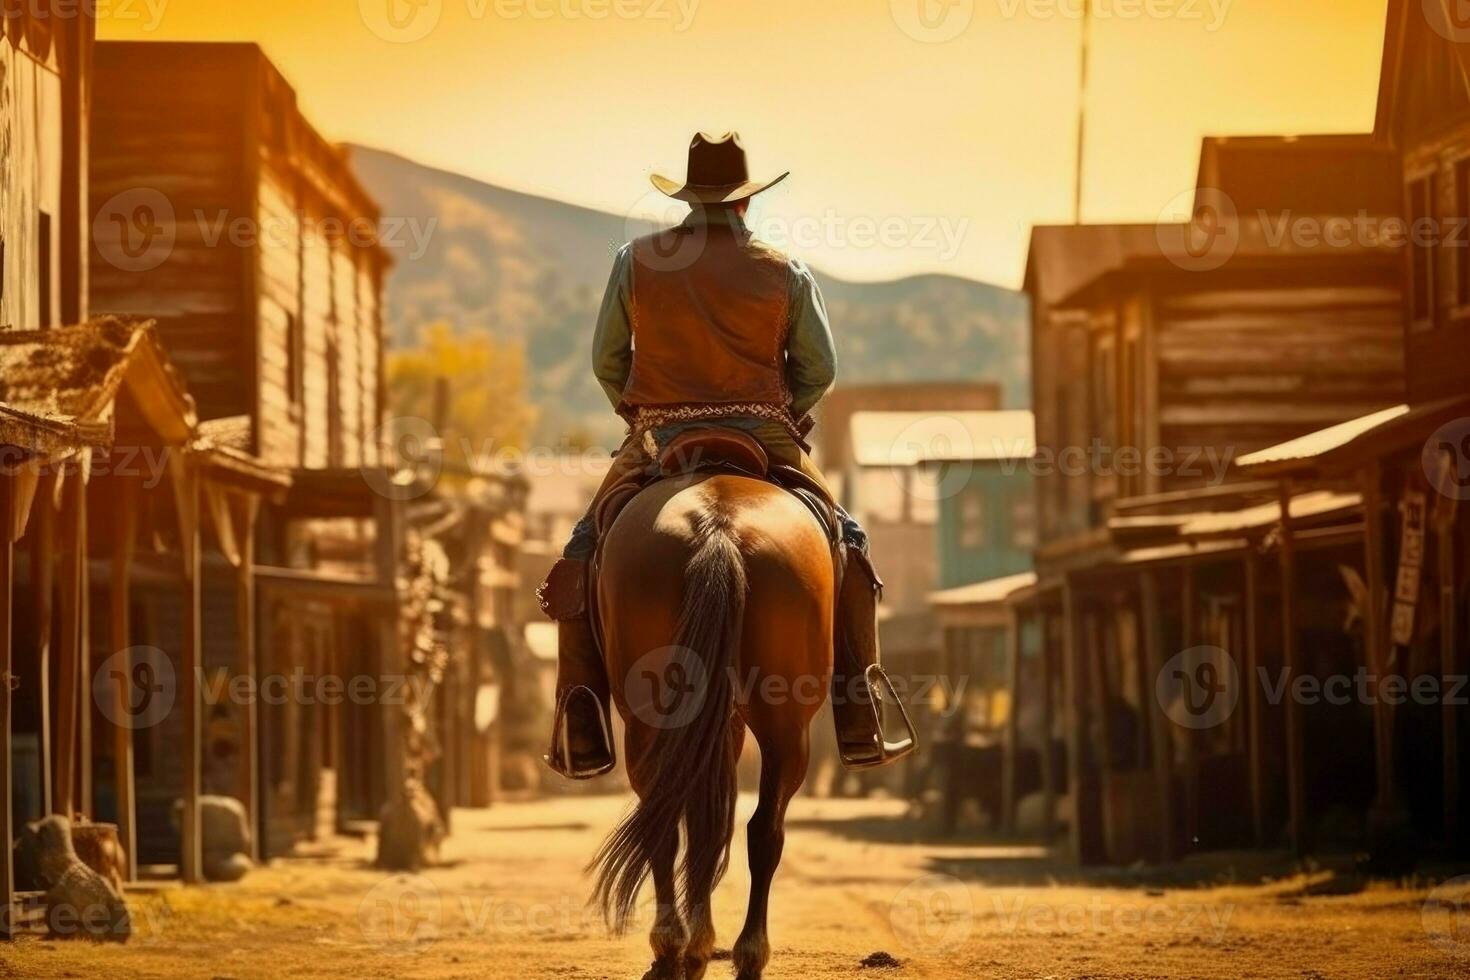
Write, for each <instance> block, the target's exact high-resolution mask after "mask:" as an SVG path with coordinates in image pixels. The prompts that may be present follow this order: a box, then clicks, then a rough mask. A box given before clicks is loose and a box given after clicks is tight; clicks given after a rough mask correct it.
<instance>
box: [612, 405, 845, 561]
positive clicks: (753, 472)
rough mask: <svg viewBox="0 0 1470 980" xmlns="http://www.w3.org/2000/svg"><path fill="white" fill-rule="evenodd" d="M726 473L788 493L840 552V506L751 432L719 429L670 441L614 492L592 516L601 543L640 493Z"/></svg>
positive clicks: (693, 432) (709, 428)
mask: <svg viewBox="0 0 1470 980" xmlns="http://www.w3.org/2000/svg"><path fill="white" fill-rule="evenodd" d="M717 471H726V472H731V473H739V474H741V475H743V476H749V477H752V478H754V479H758V480H765V481H767V482H769V483H772V484H775V485H776V486H778V487H781V488H782V489H784V490H786V491H787V492H789V493H791V494H792V495H793V496H795V497H796V498H797V499H798V500H800V501H801V502H802V503H803V504H804V505H805V506H806V508H807V509H808V510H809V511H811V513H812V516H813V517H815V518H816V519H817V523H818V524H820V525H821V526H822V530H823V531H824V532H825V533H826V535H827V540H828V542H829V543H830V545H831V547H832V549H833V551H834V552H835V551H836V549H837V548H838V546H839V545H840V544H841V541H842V524H841V522H840V521H839V520H838V517H837V503H836V501H834V500H832V499H831V498H829V497H828V496H827V494H826V493H825V491H824V489H823V488H822V486H821V485H820V484H818V483H817V482H816V481H814V480H812V479H811V478H810V477H808V476H807V475H806V474H805V473H803V472H801V470H799V469H797V468H796V467H794V466H785V465H782V464H779V463H772V462H771V460H770V457H769V456H768V455H767V453H766V450H765V447H763V446H762V445H761V444H760V442H759V441H758V440H757V439H756V438H755V437H754V436H752V435H750V434H749V433H748V432H743V431H741V430H740V429H732V428H725V427H720V426H702V427H700V428H696V429H689V430H687V431H685V432H682V433H680V434H679V435H677V436H675V437H674V438H673V439H671V440H670V441H669V443H668V445H666V446H664V447H663V449H662V451H660V452H659V454H658V457H657V458H656V459H655V460H654V461H653V463H652V464H651V465H650V466H649V467H648V468H647V469H646V470H644V471H642V472H639V473H635V474H633V475H632V476H631V477H629V478H628V479H627V480H625V481H623V482H622V483H620V484H618V485H617V486H616V487H613V488H612V490H610V491H608V493H607V496H606V497H604V498H603V500H602V503H601V504H600V505H599V506H598V508H597V513H596V514H594V515H593V521H594V523H595V525H596V527H597V538H598V541H599V542H600V541H601V540H602V538H603V537H604V535H605V534H606V533H607V530H608V529H609V528H611V527H612V526H613V522H614V521H616V520H617V518H618V515H619V514H620V513H622V511H623V508H624V507H626V506H627V505H628V502H629V501H631V500H632V499H633V498H634V497H636V496H638V494H640V493H642V492H643V491H644V490H646V489H647V488H648V487H650V486H652V485H653V484H655V483H658V482H659V481H661V480H669V479H674V478H675V477H680V476H688V475H690V474H692V473H700V472H717Z"/></svg>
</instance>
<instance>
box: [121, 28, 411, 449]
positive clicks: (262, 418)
mask: <svg viewBox="0 0 1470 980" xmlns="http://www.w3.org/2000/svg"><path fill="white" fill-rule="evenodd" d="M98 72H99V77H100V78H101V84H100V85H99V100H98V102H99V104H98V108H97V120H96V122H95V124H94V131H95V133H96V143H97V145H98V153H97V157H98V159H97V161H96V165H95V166H94V177H93V184H92V192H93V196H94V200H96V201H97V202H99V204H100V205H105V203H106V202H108V201H110V200H114V199H116V200H118V201H120V202H122V204H123V205H124V207H123V209H122V210H123V211H124V214H125V218H126V217H127V216H129V215H131V214H132V210H131V209H130V208H129V207H128V205H130V204H131V203H132V201H133V198H136V197H138V189H139V188H145V189H153V190H156V191H159V192H161V193H162V194H163V195H164V196H165V198H166V199H167V200H168V202H169V209H168V210H169V211H170V212H172V219H171V220H170V221H168V222H167V225H166V227H163V228H162V230H163V231H164V232H165V233H172V234H173V235H174V236H175V244H174V246H173V248H172V251H171V252H170V253H169V254H168V257H167V259H166V260H165V261H163V262H162V263H161V264H159V265H158V267H157V268H155V269H149V270H144V271H138V270H137V269H136V268H134V266H136V264H137V263H135V262H131V261H129V259H128V252H127V251H126V250H125V249H124V248H123V245H124V242H123V240H122V235H123V233H124V231H125V230H126V229H125V227H124V226H125V224H126V221H125V222H124V223H123V224H116V223H113V224H108V225H106V226H105V228H103V229H102V230H103V231H104V235H103V237H102V240H100V241H99V242H98V244H97V248H96V252H97V254H98V256H99V262H98V264H99V266H100V267H101V268H100V273H101V274H100V275H98V276H94V285H93V299H94V305H95V306H96V307H97V308H98V309H108V310H126V311H129V312H132V313H136V314H143V315H148V316H155V317H158V318H159V320H160V326H161V329H162V331H163V335H164V339H165V342H166V343H167V344H168V347H169V351H170V353H171V354H172V356H173V357H174V360H175V362H176V363H177V364H179V365H180V367H181V368H182V369H183V370H184V371H185V373H186V375H187V377H188V381H189V385H190V389H191V390H192V391H193V392H194V394H195V397H196V398H197V399H198V401H199V408H200V413H201V415H202V416H203V417H205V418H217V417H223V416H230V415H249V416H251V417H252V418H253V419H254V421H255V426H254V436H255V445H254V449H255V451H256V452H257V453H258V454H259V455H260V456H261V457H262V458H264V459H265V460H266V461H267V462H269V463H273V464H276V465H281V466H286V467H296V466H304V467H308V468H327V467H344V466H345V467H352V466H358V465H361V464H362V463H363V462H365V461H368V460H371V459H375V458H376V456H377V453H376V451H375V449H374V447H373V446H372V445H370V443H371V441H372V440H374V439H376V430H377V429H378V426H379V424H380V422H379V420H380V416H381V412H382V405H383V400H382V392H381V382H382V377H383V370H382V357H383V348H382V343H381V336H380V335H381V330H382V322H381V313H380V296H381V291H382V269H381V264H382V262H383V261H384V260H383V258H382V254H381V252H380V250H379V249H378V247H377V244H376V239H375V234H374V231H375V229H376V227H377V220H378V213H377V209H376V207H375V206H374V205H373V204H372V202H371V201H370V200H369V199H368V198H367V197H366V196H365V195H364V194H363V192H362V190H361V188H360V187H358V185H357V183H356V181H355V180H354V179H353V178H352V176H351V174H350V172H349V170H348V168H347V165H346V162H345V158H344V157H343V156H342V154H341V153H340V152H339V151H338V150H337V149H336V148H335V147H333V146H331V145H329V144H328V143H326V142H325V141H324V140H323V139H322V137H321V136H320V135H319V134H318V133H317V132H316V131H315V130H314V129H313V128H312V127H311V125H310V123H309V122H307V120H306V119H305V118H304V117H303V116H302V115H301V113H300V110H299V109H298V107H297V104H296V95H295V93H294V92H293V91H292V90H291V88H290V86H289V85H288V84H287V83H286V81H285V80H284V79H283V78H282V77H281V75H280V74H279V73H278V72H277V71H276V70H275V68H274V67H273V66H272V65H271V64H270V62H269V61H267V60H266V59H265V57H264V55H263V54H262V53H261V52H260V50H259V48H257V47H256V46H254V45H249V44H166V45H165V44H150V43H108V44H103V45H100V46H99V50H98ZM117 195H122V197H117ZM137 245H138V243H137V242H136V241H135V242H133V243H132V246H131V247H133V248H134V249H136V247H137ZM117 255H121V256H122V259H121V260H120V261H112V262H109V261H107V260H108V258H109V256H113V257H115V256H117Z"/></svg>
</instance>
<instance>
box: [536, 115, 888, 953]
mask: <svg viewBox="0 0 1470 980" xmlns="http://www.w3.org/2000/svg"><path fill="white" fill-rule="evenodd" d="M785 176H786V175H785V174H782V175H781V176H780V177H777V178H776V179H775V180H771V181H766V182H759V181H753V180H751V179H750V177H749V173H748V170H747V166H746V157H745V150H744V148H743V147H742V145H741V143H740V140H739V137H738V136H737V135H736V134H733V133H731V134H727V135H726V136H724V137H721V138H718V139H716V138H711V137H708V136H705V135H704V134H700V135H697V136H696V137H695V138H694V140H693V141H692V142H691V144H690V148H689V161H688V179H687V180H686V181H684V182H682V183H681V182H678V181H674V180H670V179H668V178H665V177H661V176H658V175H654V177H653V182H654V186H655V187H657V188H658V189H659V190H660V191H661V192H663V193H665V194H667V195H669V196H670V197H673V198H675V199H677V200H681V201H684V202H686V203H689V204H690V205H691V206H692V210H691V213H690V214H689V216H688V217H687V218H686V219H685V220H684V221H683V222H682V223H681V224H679V225H677V226H675V227H673V228H669V229H666V230H663V231H659V232H656V233H654V234H652V235H648V236H646V237H643V238H639V239H637V240H636V241H633V242H632V243H630V244H628V245H626V246H624V247H623V248H622V249H621V250H620V251H619V252H618V255H617V258H616V261H615V263H614V268H613V274H612V278H611V281H610V282H609V284H608V289H607V294H606V297H605V299H604V301H603V306H602V311H601V314H600V316H599V320H598V325H597V331H596V335H595V337H594V343H593V346H594V368H595V371H596V374H597V377H598V380H599V381H600V382H601V383H602V385H603V387H604V388H605V389H606V390H607V392H608V395H609V397H610V398H611V400H612V401H613V403H614V405H615V407H616V410H617V411H618V413H619V414H620V415H621V416H622V417H623V418H624V419H626V420H627V422H628V423H629V436H628V439H627V441H626V442H625V443H624V445H623V446H622V448H621V449H620V450H619V452H618V454H617V456H616V458H615V459H614V461H613V464H612V467H611V469H610V471H609V473H608V475H607V478H606V479H605V480H604V482H603V484H602V486H601V487H600V488H599V490H598V492H597V495H596V497H595V498H594V500H593V502H592V505H591V507H590V508H589V510H588V512H587V515H586V516H585V517H584V518H583V519H582V520H581V521H580V522H579V523H578V525H577V528H576V529H575V531H574V532H573V535H572V540H571V542H570V543H569V544H568V545H567V548H566V550H565V552H564V556H563V558H562V559H561V560H560V561H559V562H558V563H557V564H556V566H555V567H554V568H553V570H552V572H551V574H550V575H549V576H548V577H547V580H546V582H545V583H543V584H542V586H541V589H540V592H539V596H540V598H541V603H542V607H543V609H544V610H545V611H546V613H547V614H548V615H549V616H550V617H551V618H552V619H554V620H556V621H557V622H558V627H559V629H558V632H559V641H560V643H559V656H560V662H559V672H558V679H557V700H556V711H555V716H554V720H553V733H552V743H551V750H550V752H549V754H548V755H547V763H548V764H549V765H550V766H551V768H552V769H554V770H555V771H556V772H558V773H560V774H561V775H563V776H566V777H568V778H570V779H590V778H593V777H596V776H599V775H602V774H604V773H606V772H609V771H610V770H611V769H612V768H613V766H614V764H615V752H614V748H613V738H612V725H611V715H610V707H609V705H610V703H613V704H616V706H617V709H618V712H619V715H620V717H621V718H622V719H623V721H624V723H625V725H626V735H625V739H624V751H625V756H626V760H627V768H628V775H629V779H630V781H631V783H632V785H633V789H634V791H635V792H636V793H637V794H638V797H639V802H638V805H637V807H636V808H635V809H634V810H633V812H632V813H631V814H630V816H629V817H627V818H626V819H625V820H624V821H623V823H622V824H621V825H620V826H619V827H618V828H617V830H616V831H614V833H613V834H612V836H611V837H609V839H608V841H607V842H606V843H605V844H604V846H603V849H602V851H601V852H600V854H599V855H598V858H597V861H596V862H595V863H596V866H597V867H598V870H599V879H598V888H599V892H598V894H599V897H600V898H601V900H602V902H603V905H604V908H605V909H607V910H608V912H609V915H610V918H611V920H612V921H613V924H614V925H615V926H616V927H617V928H619V929H621V928H623V927H625V926H626V924H627V922H628V918H629V916H630V914H631V911H632V908H633V905H634V902H635V900H636V897H637V894H638V891H639V888H640V886H641V885H642V883H643V881H644V880H645V879H646V878H647V877H649V876H652V878H653V881H654V886H655V891H656V893H657V900H658V906H657V907H658V912H657V919H656V922H655V924H654V928H653V936H652V943H653V947H654V952H655V954H656V959H655V963H654V966H653V969H652V970H650V972H649V974H648V976H649V977H651V978H661V977H669V978H673V977H686V978H688V980H698V977H700V976H702V975H703V974H704V971H705V968H706V966H707V964H708V961H709V957H710V954H711V951H712V950H713V945H714V929H713V925H712V921H711V919H710V913H709V897H710V894H711V892H712V891H713V888H714V886H715V884H716V883H717V882H718V880H719V878H720V876H721V875H722V874H723V872H724V870H725V866H726V863H727V861H728V853H729V843H730V839H731V837H732V836H733V832H734V808H735V796H736V784H735V764H736V761H737V760H738V758H739V754H740V749H741V746H742V744H743V740H744V737H745V733H746V731H747V730H748V731H749V732H750V733H751V734H752V735H753V737H754V738H755V739H756V741H757V743H758V744H759V746H760V748H761V769H762V771H761V793H760V802H759V805H758V807H757V810H756V813H755V816H754V817H753V818H752V820H751V823H750V826H749V839H750V864H751V874H752V888H751V896H750V908H749V915H748V918H747V921H746V926H745V930H744V931H743V932H742V934H741V936H740V939H739V941H738V942H737V943H736V945H735V947H734V950H733V956H734V960H735V966H736V969H737V971H738V974H739V976H741V977H749V978H754V977H759V976H760V974H761V971H762V970H763V969H764V967H765V963H766V960H767V958H768V957H769V946H768V944H767V941H766V905H767V900H768V898H769V889H770V883H771V879H772V877H773V876H774V873H775V870H776V865H777V863H778V862H779V860H780V850H781V841H782V838H783V830H782V827H783V824H784V819H785V811H786V806H787V803H788V802H789V801H790V799H791V798H792V796H793V795H795V793H796V791H797V790H798V789H799V788H800V786H801V784H802V782H803V781H804V780H805V777H806V769H807V762H808V734H807V730H808V728H809V726H810V723H811V721H812V719H813V717H814V716H815V715H816V713H817V711H818V710H819V709H820V707H821V703H822V701H823V700H824V699H825V696H826V694H827V693H828V692H829V691H830V694H831V700H832V704H833V713H834V717H835V719H836V728H837V743H838V749H839V753H840V755H841V758H842V761H843V763H844V765H846V766H847V767H848V768H851V769H870V768H874V767H877V766H882V765H886V764H889V763H891V762H894V761H896V760H898V759H900V758H903V757H905V756H907V755H909V754H910V753H912V752H913V751H914V748H915V739H914V733H913V727H912V725H911V724H910V723H909V720H908V717H907V715H906V713H905V712H904V711H903V707H902V705H901V704H899V702H898V698H897V695H896V692H895V691H894V689H893V686H892V684H891V683H890V682H889V681H888V678H887V676H886V675H885V674H884V672H883V669H882V667H881V666H879V663H878V644H877V635H878V633H877V603H878V599H879V598H880V594H881V589H882V583H881V581H880V580H879V578H878V576H877V574H876V573H875V571H874V569H873V566H872V564H871V562H870V560H869V557H868V553H867V540H866V535H865V534H864V533H863V531H862V529H861V528H860V527H859V526H858V525H857V523H856V522H855V521H854V520H853V519H852V518H851V517H850V516H848V515H847V514H846V513H845V512H843V511H842V509H841V508H840V507H838V506H837V504H836V502H835V501H834V500H833V497H832V494H831V491H830V490H829V488H828V487H827V484H826V482H825V480H824V478H823V476H822V473H821V471H820V470H819V469H817V467H816V466H815V465H814V464H813V463H812V461H811V459H810V457H809V456H808V454H807V449H806V445H805V442H804V437H805V435H806V433H807V432H808V431H809V429H810V416H809V413H810V412H811V410H812V409H813V408H814V407H815V406H816V404H817V402H818V401H819V400H820V399H821V398H822V396H823V395H825V394H826V392H827V390H828V388H830V386H831V384H832V382H833V380H834V378H835V372H836V355H835V350H834V345H833V341H832V333H831V329H830V327H829V325H828V321H827V314H826V310H825V307H824V304H823V302H822V297H821V294H820V292H819V290H818V288H817V285H816V282H815V280H814V278H813V277H812V274H811V272H810V271H809V270H808V269H807V268H806V267H805V266H804V265H803V264H801V263H799V262H797V261H795V260H792V259H790V258H787V257H786V256H784V255H782V254H781V253H779V252H777V251H776V250H774V249H772V248H770V247H768V246H767V245H765V244H762V243H760V242H758V241H757V240H755V239H754V238H753V236H752V235H751V234H750V232H749V231H748V229H747V228H746V226H745V223H744V220H743V218H744V215H745V212H746V207H747V205H748V203H749V200H750V198H751V197H752V196H753V195H755V194H756V193H759V192H760V191H763V190H765V189H767V188H769V187H771V186H773V185H774V184H776V183H778V182H779V181H780V180H782V179H784V178H785ZM772 681H775V682H778V683H775V684H772V683H771V682H772ZM813 691H815V694H816V696H811V694H812V692H813ZM772 692H781V693H779V694H776V693H772ZM803 692H806V696H803ZM885 705H887V706H891V707H892V708H893V711H894V713H896V715H897V717H898V719H899V721H900V723H901V731H900V732H899V734H898V736H897V737H896V738H890V737H888V735H887V734H886V733H885V731H884V724H885V711H884V706H885ZM681 828H682V829H683V833H684V849H683V855H682V862H681V860H680V848H679V842H680V829H681ZM676 872H677V873H676ZM681 899H682V902H681V901H680V900H681ZM681 904H682V906H683V908H682V913H681V911H680V907H679V906H680V905H681Z"/></svg>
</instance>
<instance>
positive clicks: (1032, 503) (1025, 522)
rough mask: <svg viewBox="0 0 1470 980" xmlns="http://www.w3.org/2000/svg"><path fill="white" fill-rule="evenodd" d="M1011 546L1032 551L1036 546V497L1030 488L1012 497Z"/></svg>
mask: <svg viewBox="0 0 1470 980" xmlns="http://www.w3.org/2000/svg"><path fill="white" fill-rule="evenodd" d="M1011 547H1012V548H1015V549H1016V550H1017V551H1031V550H1033V549H1034V548H1035V547H1036V498H1035V496H1033V495H1032V493H1031V491H1030V490H1029V489H1024V490H1018V491H1017V492H1016V495H1015V496H1014V497H1012V498H1011Z"/></svg>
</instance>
